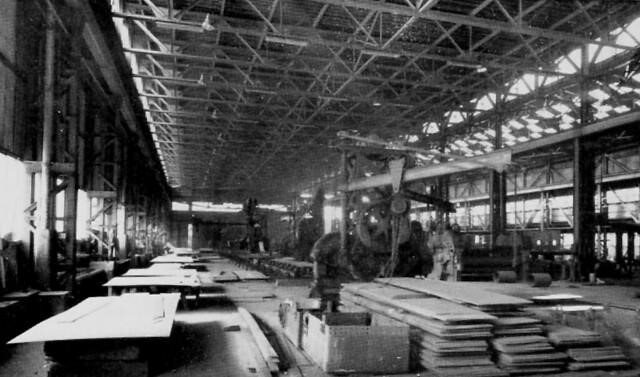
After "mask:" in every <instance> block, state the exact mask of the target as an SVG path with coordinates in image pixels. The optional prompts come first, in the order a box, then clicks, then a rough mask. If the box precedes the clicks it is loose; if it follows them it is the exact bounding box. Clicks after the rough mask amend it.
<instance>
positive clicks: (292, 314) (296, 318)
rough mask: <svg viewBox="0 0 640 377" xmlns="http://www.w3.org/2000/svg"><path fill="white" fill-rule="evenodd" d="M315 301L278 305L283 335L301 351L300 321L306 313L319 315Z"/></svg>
mask: <svg viewBox="0 0 640 377" xmlns="http://www.w3.org/2000/svg"><path fill="white" fill-rule="evenodd" d="M319 308H320V302H319V300H317V299H307V300H302V301H293V300H289V299H287V300H284V301H283V302H281V303H280V309H279V317H280V324H281V325H282V328H283V330H284V334H285V335H286V336H287V338H288V339H289V341H291V343H293V344H294V345H295V346H296V347H298V348H300V349H302V319H303V316H304V313H306V312H316V313H320V312H321V311H319Z"/></svg>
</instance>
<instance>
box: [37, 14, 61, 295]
mask: <svg viewBox="0 0 640 377" xmlns="http://www.w3.org/2000/svg"><path fill="white" fill-rule="evenodd" d="M54 23H55V20H54V15H53V13H52V12H51V11H50V10H49V11H48V12H47V15H46V24H47V31H46V40H45V71H44V100H43V110H42V111H43V120H42V156H41V158H40V160H41V166H40V185H39V191H38V210H37V219H36V237H35V248H34V249H35V254H34V257H35V273H36V276H35V279H36V282H35V283H36V285H37V287H38V288H40V289H45V290H47V289H50V288H51V287H52V285H53V278H54V276H55V274H54V273H53V271H52V270H53V265H52V264H53V262H54V261H55V258H54V257H52V255H51V232H50V227H51V218H50V217H51V211H50V210H51V208H50V207H51V202H52V200H51V194H50V191H51V163H52V161H51V157H52V153H53V149H52V148H53V134H54V133H53V121H54V119H53V110H54V90H55V88H54V85H55V82H54V78H55V46H56V41H55V39H56V33H55V28H54Z"/></svg>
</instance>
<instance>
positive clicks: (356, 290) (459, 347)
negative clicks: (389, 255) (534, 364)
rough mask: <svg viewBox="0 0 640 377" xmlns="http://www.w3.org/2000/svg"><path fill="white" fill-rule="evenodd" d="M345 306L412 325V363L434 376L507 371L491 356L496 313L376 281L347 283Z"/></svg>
mask: <svg viewBox="0 0 640 377" xmlns="http://www.w3.org/2000/svg"><path fill="white" fill-rule="evenodd" d="M340 300H341V303H342V305H343V308H344V309H346V310H352V309H353V310H357V311H362V310H363V309H364V310H366V311H369V312H371V313H373V323H379V324H383V323H384V322H386V323H385V324H388V323H389V322H393V321H399V322H402V323H404V324H407V325H409V326H411V356H412V364H414V365H415V364H419V365H421V366H422V367H424V368H426V369H428V370H430V371H431V372H433V373H435V374H436V375H438V376H476V377H483V376H506V375H507V374H506V373H505V372H503V371H501V370H500V369H498V368H496V366H495V365H494V364H493V362H492V361H491V355H490V352H489V348H488V343H487V340H488V339H490V338H491V337H492V333H491V329H492V327H493V326H492V324H491V322H492V321H493V320H495V319H496V318H495V317H494V316H491V315H489V314H486V313H483V312H481V311H479V310H476V309H473V308H469V307H466V306H464V305H460V304H457V303H454V302H451V301H447V300H443V299H440V298H437V297H432V296H431V297H430V296H428V295H426V294H424V293H420V292H412V291H410V290H407V289H404V288H398V287H392V286H385V285H383V284H378V283H360V284H345V285H344V286H343V288H342V291H341V292H340Z"/></svg>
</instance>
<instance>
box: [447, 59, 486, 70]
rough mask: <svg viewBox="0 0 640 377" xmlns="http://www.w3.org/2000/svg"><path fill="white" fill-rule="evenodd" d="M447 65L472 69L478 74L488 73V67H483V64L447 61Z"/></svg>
mask: <svg viewBox="0 0 640 377" xmlns="http://www.w3.org/2000/svg"><path fill="white" fill-rule="evenodd" d="M447 63H448V64H449V65H450V66H453V67H461V68H471V69H475V70H476V71H478V72H486V71H487V67H485V66H483V65H482V64H478V63H470V62H464V61H459V60H447Z"/></svg>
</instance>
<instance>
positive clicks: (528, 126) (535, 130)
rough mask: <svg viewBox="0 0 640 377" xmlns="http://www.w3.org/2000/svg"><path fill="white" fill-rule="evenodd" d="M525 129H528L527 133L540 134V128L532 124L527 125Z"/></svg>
mask: <svg viewBox="0 0 640 377" xmlns="http://www.w3.org/2000/svg"><path fill="white" fill-rule="evenodd" d="M527 128H528V129H529V131H532V132H542V127H540V126H537V125H535V124H533V123H529V124H527Z"/></svg>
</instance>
